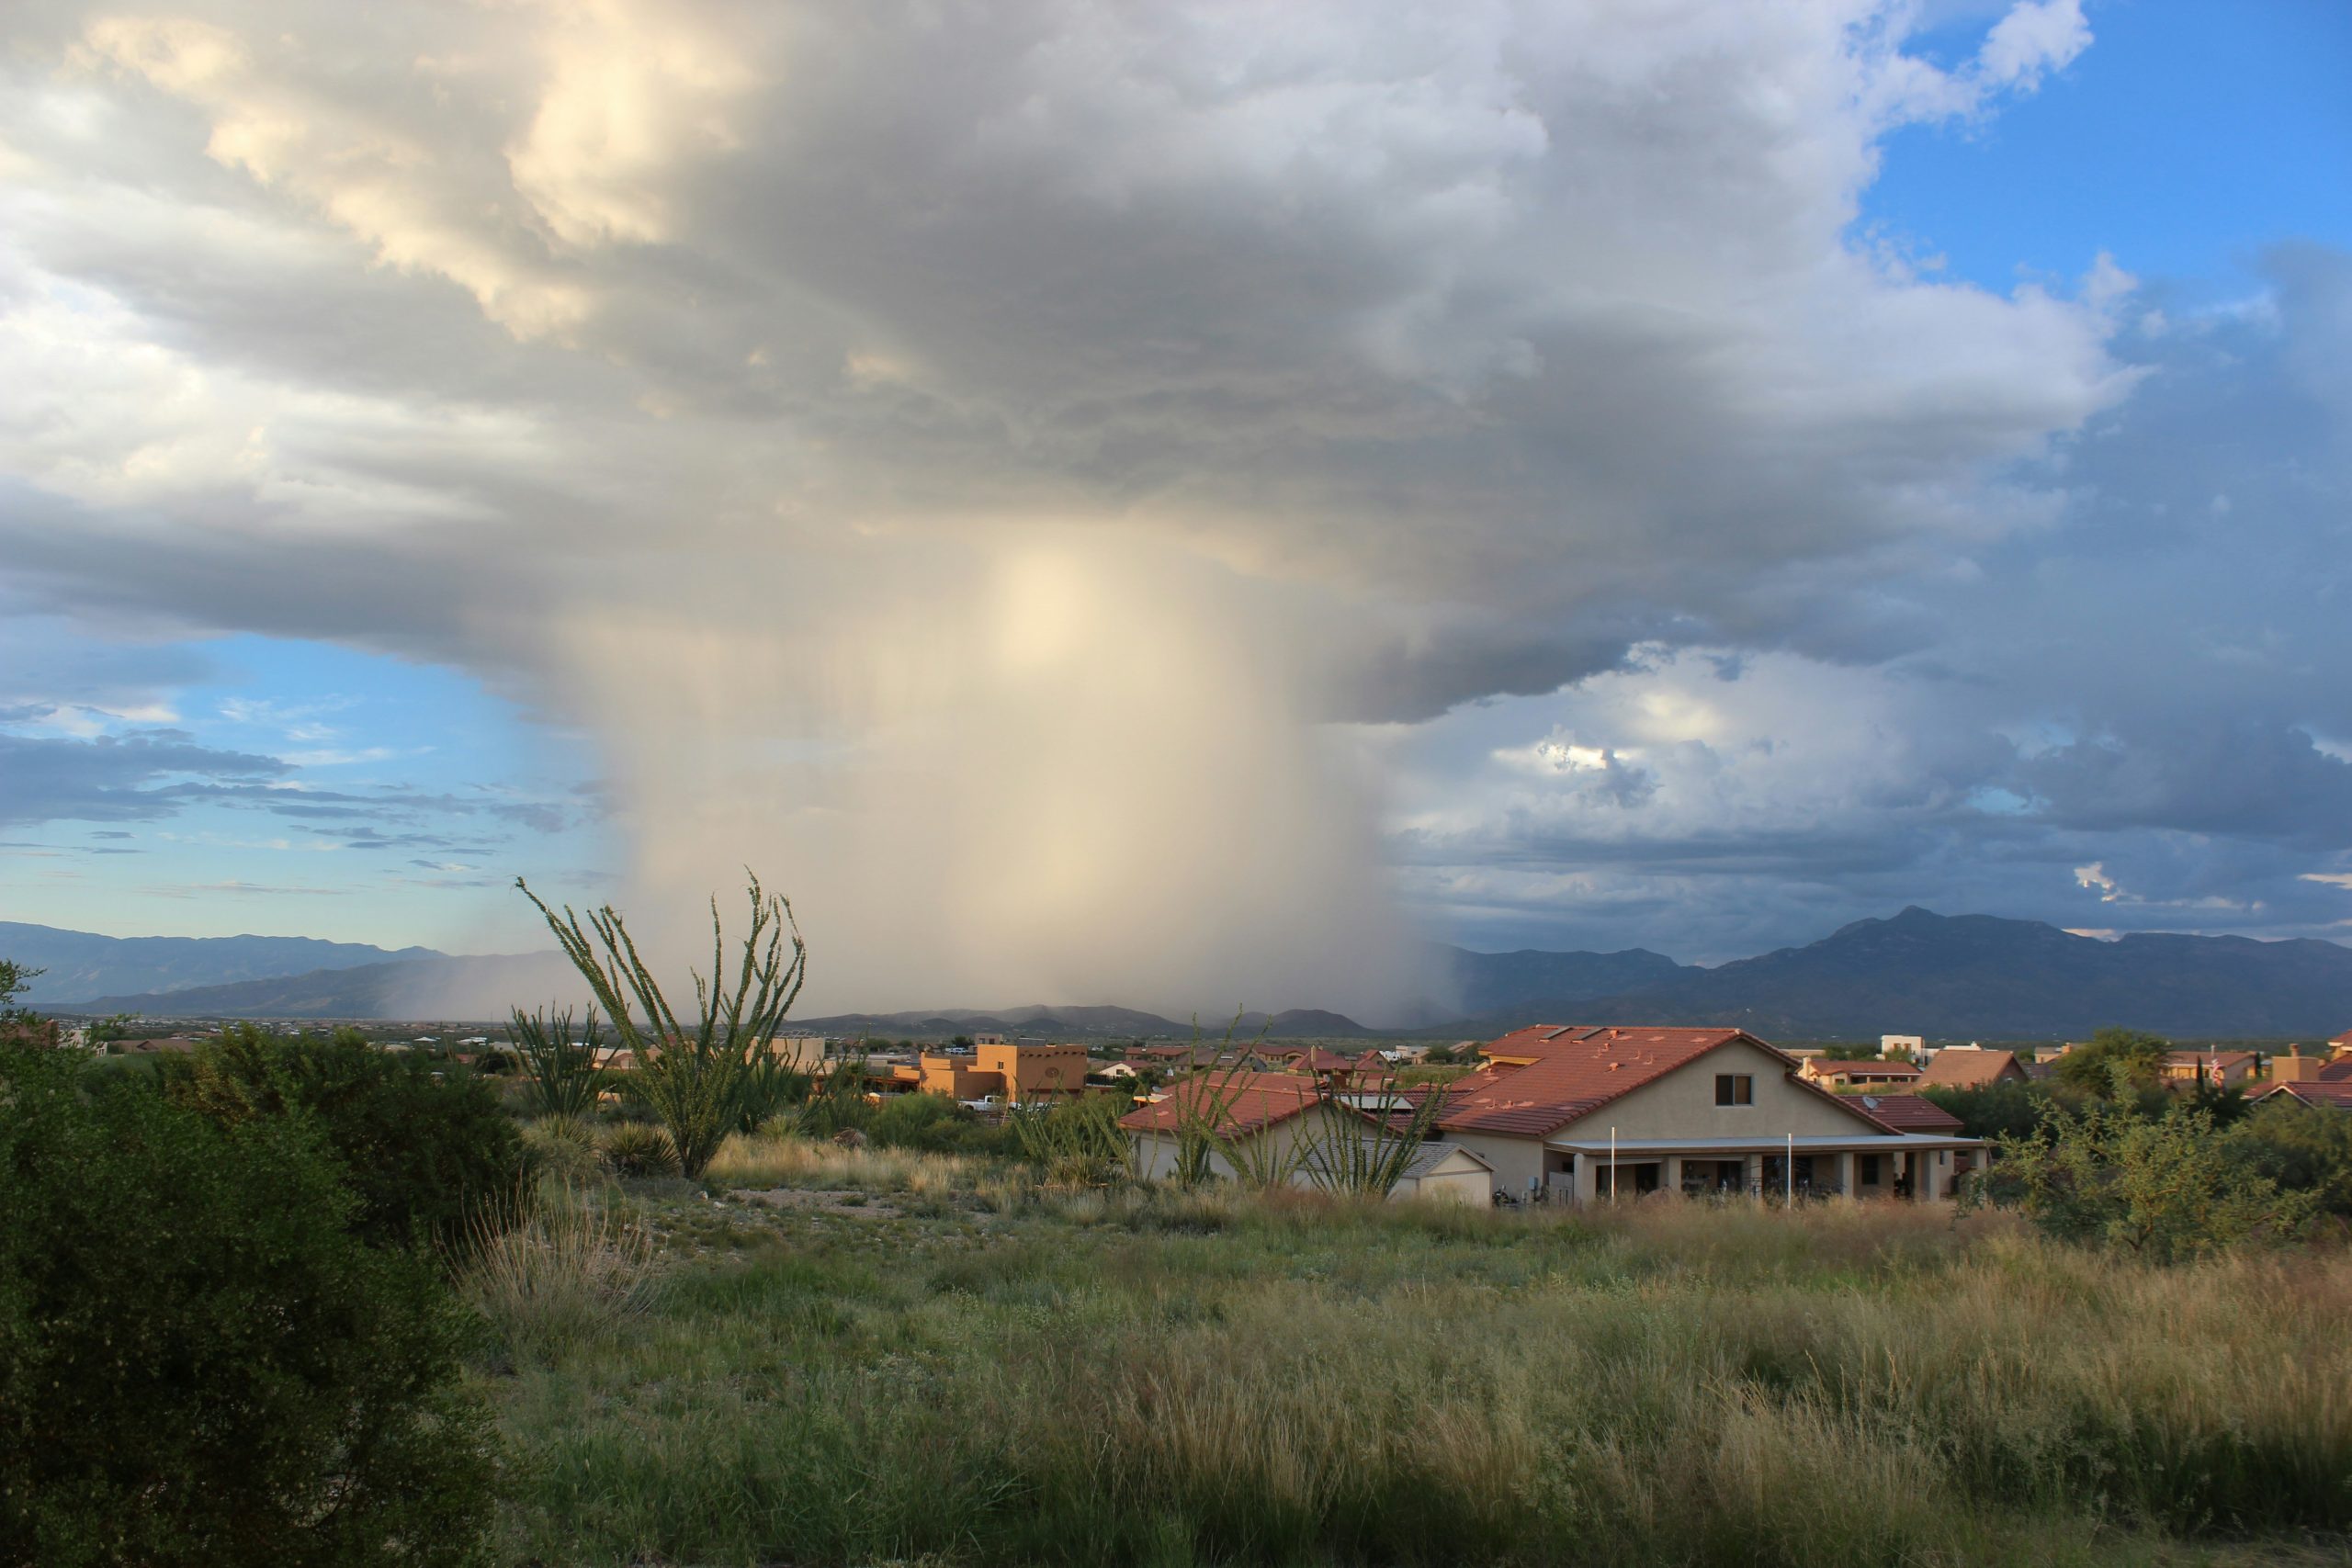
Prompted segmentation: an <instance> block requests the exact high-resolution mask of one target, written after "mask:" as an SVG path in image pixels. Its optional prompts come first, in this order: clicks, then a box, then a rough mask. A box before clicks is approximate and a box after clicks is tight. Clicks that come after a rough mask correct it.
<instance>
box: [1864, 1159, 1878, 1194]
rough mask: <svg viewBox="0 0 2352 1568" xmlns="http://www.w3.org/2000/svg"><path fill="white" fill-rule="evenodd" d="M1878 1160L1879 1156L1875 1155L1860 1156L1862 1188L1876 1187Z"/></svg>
mask: <svg viewBox="0 0 2352 1568" xmlns="http://www.w3.org/2000/svg"><path fill="white" fill-rule="evenodd" d="M1878 1160H1879V1156H1876V1155H1864V1156H1862V1185H1863V1186H1865V1187H1876V1186H1877V1185H1878Z"/></svg>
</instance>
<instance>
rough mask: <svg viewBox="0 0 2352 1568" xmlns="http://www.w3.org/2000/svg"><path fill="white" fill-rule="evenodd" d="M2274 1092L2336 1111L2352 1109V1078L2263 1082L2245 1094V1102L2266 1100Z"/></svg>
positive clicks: (2251, 1102) (2306, 1103)
mask: <svg viewBox="0 0 2352 1568" xmlns="http://www.w3.org/2000/svg"><path fill="white" fill-rule="evenodd" d="M2274 1094H2284V1095H2290V1096H2292V1097H2293V1098H2294V1099H2297V1100H2301V1101H2302V1102H2303V1103H2304V1104H2305V1105H2326V1106H2332V1107H2334V1108H2335V1110H2338V1111H2352V1078H2337V1079H2335V1080H2334V1081H2332V1082H2330V1081H2324V1080H2320V1079H2314V1078H2305V1079H2304V1080H2303V1081H2302V1082H2301V1083H2273V1084H2265V1085H2263V1086H2262V1087H2261V1088H2260V1089H2256V1090H2255V1091H2254V1092H2253V1093H2252V1094H2249V1095H2247V1096H2246V1097H2245V1098H2246V1103H2248V1104H2249V1105H2250V1104H2253V1103H2254V1102H2255V1101H2256V1100H2268V1099H2269V1098H2270V1097H2271V1096H2272V1095H2274Z"/></svg>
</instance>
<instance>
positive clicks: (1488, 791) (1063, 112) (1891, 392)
mask: <svg viewBox="0 0 2352 1568" xmlns="http://www.w3.org/2000/svg"><path fill="white" fill-rule="evenodd" d="M0 42H4V43H5V44H6V48H5V49H0V362H6V363H7V364H9V365H10V366H11V367H12V375H11V376H10V377H9V378H6V384H0V918H5V919H26V920H36V921H45V922H48V923H52V924H58V925H65V926H74V927H81V928H85V929H89V930H96V931H111V932H118V933H123V934H132V933H142V932H172V933H187V934H210V933H223V932H232V931H268V932H274V933H285V934H310V935H318V936H327V937H334V938H340V939H344V940H352V941H367V942H379V943H381V944H383V945H386V946H399V945H404V944H409V943H423V944H426V945H432V946H436V947H441V948H444V949H447V950H452V951H477V952H478V951H496V950H513V949H515V948H519V947H526V946H537V945H539V941H540V938H539V934H538V933H537V932H535V931H534V930H533V928H532V925H531V922H529V921H528V920H526V919H523V918H522V913H523V907H522V905H521V902H520V900H519V899H518V898H517V897H515V895H514V894H513V892H512V890H511V882H512V879H513V877H514V876H515V874H517V873H518V872H520V873H524V874H528V875H530V876H531V877H532V879H533V881H534V885H535V886H539V885H545V886H548V889H549V890H550V891H552V892H554V893H556V894H558V895H559V896H560V897H571V898H573V899H575V900H578V899H586V898H598V897H605V896H606V895H607V894H610V895H612V896H614V897H619V898H621V899H622V900H623V901H624V902H625V903H626V904H627V905H628V907H629V908H632V909H637V910H642V911H646V916H645V918H646V919H648V921H649V923H650V925H651V926H654V927H657V928H660V929H662V930H664V931H676V932H678V933H680V934H681V935H682V936H692V935H693V934H694V929H695V925H696V924H697V922H698V921H699V919H701V918H702V917H701V915H700V913H699V910H700V908H701V903H702V899H703V897H704V896H705V895H706V894H707V891H708V890H709V889H710V888H712V887H714V886H729V885H730V884H731V882H732V881H733V879H735V878H736V877H738V876H740V875H741V867H742V866H743V865H744V864H745V863H752V864H753V865H754V866H756V867H757V868H758V869H759V870H760V871H761V872H762V874H763V875H765V876H767V877H768V878H769V880H770V881H771V882H773V883H775V884H777V885H780V886H785V887H786V888H788V889H789V890H791V891H792V892H793V893H794V894H795V896H796V898H797V900H798V901H799V904H800V907H801V908H802V912H803V915H804V918H805V919H807V920H808V921H809V923H810V925H811V928H812V930H813V931H820V932H821V933H822V944H821V946H820V952H821V953H823V954H824V955H825V957H824V960H823V962H822V963H820V965H819V987H818V988H819V990H820V992H823V993H824V994H823V995H822V996H820V997H816V998H813V999H814V1000H816V1001H817V1002H818V1003H820V1005H821V1004H823V1003H838V1004H840V1005H842V1006H866V1005H880V1004H884V1003H895V1002H908V1003H930V1004H936V1005H949V1004H957V1003H986V1004H1001V1003H1012V1002H1018V1001H1028V1000H1036V999H1065V1000H1117V1001H1125V1002H1131V1003H1135V1004H1138V1005H1158V1006H1161V1007H1163V1008H1172V1009H1175V1010H1179V1011H1181V1010H1183V1009H1185V1008H1187V1007H1192V1006H1204V1007H1208V1008H1212V1009H1214V1008H1216V1007H1221V1006H1227V1005H1230V1004H1231V1002H1232V1001H1233V1000H1235V999H1236V998H1246V999H1248V1000H1250V1002H1252V1003H1253V1004H1255V1003H1258V1002H1267V1001H1270V1002H1272V1003H1275V1004H1276V1005H1290V1004H1298V1005H1331V1006H1340V1007H1342V1008H1348V1007H1355V1008H1360V1009H1363V1010H1372V1011H1376V1010H1378V1008H1379V1007H1380V1006H1382V1005H1384V1003H1399V1002H1401V1001H1403V1000H1406V999H1409V996H1408V994H1409V992H1410V990H1411V989H1412V987H1414V986H1415V985H1416V984H1418V982H1417V981H1416V980H1415V979H1414V977H1413V974H1412V970H1411V964H1410V957H1411V953H1412V944H1413V942H1414V941H1415V939H1417V938H1418V937H1419V936H1422V935H1433V936H1438V937H1442V938H1446V939H1450V940H1457V941H1461V942H1465V943H1467V944H1469V945H1474V946H1479V947H1489V948H1502V947H1516V946H1522V945H1536V946H1549V947H1560V948H1601V949H1615V948H1622V947H1626V946H1632V945H1637V944H1638V945H1645V946H1649V947H1653V948H1656V949H1658V950H1661V951H1664V952H1667V953H1672V954H1673V955H1675V956H1676V957H1678V958H1683V959H1700V960H1713V959H1719V958H1723V957H1728V956H1735V955H1738V954H1742V953H1751V952H1755V951H1758V950H1761V949H1766V948H1769V947H1771V946H1775V945H1780V944H1782V943H1787V942H1802V941H1805V940H1810V939H1811V938H1813V937H1815V936H1818V935H1820V934H1822V933H1823V932H1824V931H1827V930H1829V929H1832V928H1834V927H1835V926H1837V925H1838V924H1841V923H1844V922H1845V921H1847V920H1850V919H1858V918H1861V917H1863V916H1867V915H1872V914H1886V913H1891V912H1893V911H1894V910H1895V909H1898V908H1902V907H1903V906H1904V905H1906V904H1912V903H1920V904H1926V905H1928V906H1929V907H1932V908H1939V909H1944V910H1947V911H1951V912H1961V911H1984V912H1990V913H1996V914H2006V915H2015V916H2020V917H2030V918H2035V919H2049V920H2052V921H2053V922H2056V923H2058V924H2061V925H2064V926H2066V927H2069V928H2071V929H2077V930H2083V931H2119V930H2134V929H2153V930H2193V931H2235V932H2243V933H2246V934H2251V935H2256V936H2265V937H2281V936H2311V935H2317V936H2326V937H2331V938H2335V939H2338V940H2341V939H2343V938H2344V937H2345V936H2346V934H2347V933H2352V682H2346V680H2344V678H2343V676H2344V652H2343V641H2342V633H2341V628H2342V627H2343V626H2344V625H2345V624H2346V611H2347V609H2352V603H2347V601H2352V575H2347V574H2348V573H2352V567H2347V565H2346V563H2347V562H2352V522H2348V521H2347V520H2348V519H2352V381H2347V379H2346V378H2347V375H2352V371H2347V369H2346V367H2347V365H2352V178H2347V177H2346V175H2347V174H2352V94H2346V92H2345V91H2344V90H2343V85H2344V84H2345V83H2346V81H2352V8H2347V7H2346V6H2340V5H2334V4H2327V3H2324V0H2276V3H2266V4H2261V5H2255V6H2216V5H2210V4H2190V3H2187V0H2181V3H2158V0H2086V3H2079V4H2078V0H1934V3H1931V4H1927V5H1917V6H1915V5H1909V4H1896V3H1894V0H1888V3H1885V4H1875V3H1873V0H1788V3H1787V4H1783V5H1773V6H1757V5H1754V4H1752V3H1751V0H1700V3H1697V4H1692V5H1689V6H1677V7H1669V8H1666V9H1663V10H1660V11H1658V12H1657V13H1655V14H1653V13H1651V12H1648V11H1645V10H1643V9H1642V8H1640V7H1609V6H1601V7H1582V6H1573V5H1562V6H1557V7H1552V8H1545V7H1527V6H1510V5H1500V4H1498V5H1493V6H1486V5H1478V4H1470V5H1456V6H1436V7H1430V8H1428V9H1426V10H1422V9H1416V8H1414V7H1409V6H1407V7H1363V6H1357V5H1351V4H1348V3H1345V0H1297V3H1296V4H1295V5H1292V6H1283V7H1281V8H1279V9H1278V10H1276V11H1268V10H1266V9H1265V8H1261V7H1240V8H1238V9H1237V8H1234V7H1229V6H1219V5H1216V4H1211V3H1208V0H1165V3H1163V4H1159V5H1153V6H1134V7H1112V8H1105V7H1095V6H1083V5H1077V4H1063V3H1061V0H1036V3H1035V5H1032V6H1020V7H1014V8H1012V9H1010V10H1008V11H1006V12H1002V13H999V14H995V15H992V16H989V15H983V14H981V13H978V12H975V13H974V14H972V15H968V16H967V15H963V14H961V13H958V14H956V15H954V16H949V17H934V18H933V20H932V22H930V23H926V24H924V25H920V26H919V25H915V24H914V23H913V22H911V21H906V20H905V19H903V18H899V17H897V16H895V14H891V15H884V14H881V13H876V14H875V15H874V16H873V17H869V18H868V25H865V26H863V27H862V28H858V29H849V28H844V27H842V26H841V25H839V24H838V22H837V21H835V20H832V19H829V18H828V17H827V16H826V14H824V13H823V12H822V11H821V10H817V11H800V10H792V11H786V10H783V9H780V8H775V7H768V6H760V5H757V4H753V3H749V0H675V3H669V4H654V3H652V0H614V3H613V4H611V5H608V6H600V7H596V8H593V9H592V10H588V11H582V12H580V13H579V14H577V15H571V14H563V15H559V14H557V13H555V12H547V13H541V12H539V11H536V10H530V9H528V8H525V9H511V8H498V7H489V8H485V7H476V6H449V7H447V8H437V7H434V6H419V7H394V8H387V9H383V10H381V11H368V12H357V11H354V10H352V9H351V8H349V7H346V6H333V5H329V4H326V3H325V0H249V3H247V4H243V5H234V6H232V5H224V4H212V3H209V0H202V3H199V0H190V4H189V5H188V6H187V8H186V9H185V10H173V9H168V8H167V9H166V10H165V11H163V12H158V13H155V14H153V15H142V16H140V17H125V16H120V15H117V14H114V13H112V12H109V11H107V10H105V9H104V8H102V7H95V6H90V5H88V4H86V3H84V0H30V3H29V4H27V5H25V6H20V7H16V8H12V10H11V12H10V14H9V16H8V17H7V18H6V21H5V22H0ZM810 59H823V60H824V61H826V62H827V66H828V69H827V72H826V73H825V76H824V78H823V80H822V82H821V83H817V82H813V81H812V80H811V79H809V77H808V76H807V75H806V73H805V69H804V64H805V62H806V61H808V60H810Z"/></svg>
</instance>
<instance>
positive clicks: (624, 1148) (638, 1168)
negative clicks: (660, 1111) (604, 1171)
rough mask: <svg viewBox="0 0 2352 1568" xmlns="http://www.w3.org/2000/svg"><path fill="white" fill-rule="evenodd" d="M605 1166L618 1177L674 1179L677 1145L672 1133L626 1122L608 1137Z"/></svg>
mask: <svg viewBox="0 0 2352 1568" xmlns="http://www.w3.org/2000/svg"><path fill="white" fill-rule="evenodd" d="M679 1163H680V1162H679V1159H678V1148H677V1145H675V1144H673V1143H672V1142H671V1141H670V1134H667V1133H665V1132H663V1131H662V1129H661V1128H659V1127H649V1126H647V1125H646V1124H645V1123H644V1122H622V1123H621V1124H620V1125H619V1126H617V1127H616V1128H614V1129H613V1130H612V1131H611V1132H610V1133H608V1134H605V1164H607V1165H609V1166H611V1167H612V1168H613V1174H614V1175H616V1176H637V1177H646V1176H675V1175H677V1174H678V1169H679Z"/></svg>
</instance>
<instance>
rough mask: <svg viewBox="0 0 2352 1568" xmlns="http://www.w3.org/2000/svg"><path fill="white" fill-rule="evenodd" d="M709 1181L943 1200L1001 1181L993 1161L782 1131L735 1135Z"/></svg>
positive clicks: (713, 1162)
mask: <svg viewBox="0 0 2352 1568" xmlns="http://www.w3.org/2000/svg"><path fill="white" fill-rule="evenodd" d="M707 1177H708V1179H709V1180H711V1181H712V1182H714V1183H718V1184H723V1185H725V1186H728V1187H751V1188H765V1187H813V1188H823V1189H831V1190H862V1191H872V1192H911V1193H915V1194H918V1195H921V1196H927V1197H944V1196H945V1195H947V1194H948V1193H951V1192H968V1191H971V1190H974V1189H975V1188H977V1187H978V1186H979V1185H980V1184H981V1183H982V1182H983V1181H990V1180H996V1179H1001V1171H1000V1169H999V1168H998V1166H997V1165H996V1163H995V1162H993V1161H990V1160H984V1159H975V1158H971V1157H969V1156H963V1155H942V1154H922V1153H919V1152H916V1151H914V1150H910V1149H888V1148H874V1147H871V1146H864V1147H856V1148H845V1147H842V1145H838V1144H833V1143H830V1142H823V1141H820V1140H818V1139H814V1138H805V1137H801V1136H798V1135H797V1134H791V1133H785V1132H773V1133H772V1132H759V1133H752V1134H742V1133H738V1134H734V1135H733V1136H731V1137H729V1139H728V1140H727V1141H726V1142H725V1143H724V1144H722V1145H719V1149H718V1155H717V1156H716V1157H714V1158H713V1159H712V1160H711V1162H710V1168H709V1170H708V1171H707Z"/></svg>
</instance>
